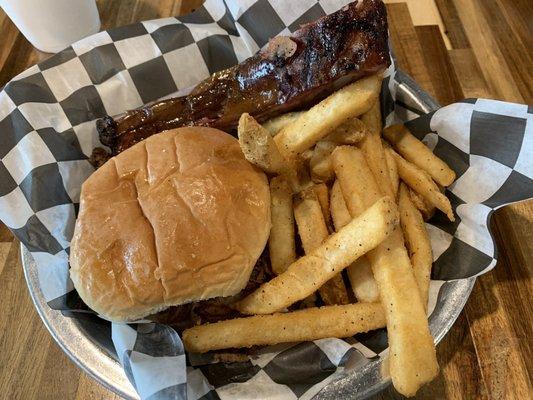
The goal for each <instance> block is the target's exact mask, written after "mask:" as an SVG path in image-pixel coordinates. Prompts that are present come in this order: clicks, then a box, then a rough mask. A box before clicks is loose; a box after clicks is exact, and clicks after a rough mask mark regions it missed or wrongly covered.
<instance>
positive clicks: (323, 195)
mask: <svg viewBox="0 0 533 400" xmlns="http://www.w3.org/2000/svg"><path fill="white" fill-rule="evenodd" d="M312 187H313V190H314V191H315V194H316V197H317V198H318V202H319V203H320V208H321V209H322V215H323V216H324V221H326V226H328V228H329V227H330V225H331V213H330V212H329V190H328V187H327V186H326V184H325V183H319V184H317V185H313V186H312Z"/></svg>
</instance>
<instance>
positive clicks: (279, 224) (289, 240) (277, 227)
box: [268, 176, 296, 275]
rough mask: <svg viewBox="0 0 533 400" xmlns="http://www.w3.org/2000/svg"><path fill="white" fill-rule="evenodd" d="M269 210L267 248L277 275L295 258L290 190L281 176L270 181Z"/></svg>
mask: <svg viewBox="0 0 533 400" xmlns="http://www.w3.org/2000/svg"><path fill="white" fill-rule="evenodd" d="M270 210H271V219H272V227H271V228H270V237H269V239H268V248H269V252H270V262H271V265H272V270H273V271H274V273H275V274H277V275H279V274H281V273H283V272H284V271H285V270H286V269H287V267H288V266H289V265H291V264H292V263H293V262H294V260H296V250H295V242H294V238H295V232H294V215H293V207H292V192H291V189H290V187H289V185H288V183H287V182H286V181H285V179H284V178H283V177H281V176H277V177H274V178H272V179H271V181H270Z"/></svg>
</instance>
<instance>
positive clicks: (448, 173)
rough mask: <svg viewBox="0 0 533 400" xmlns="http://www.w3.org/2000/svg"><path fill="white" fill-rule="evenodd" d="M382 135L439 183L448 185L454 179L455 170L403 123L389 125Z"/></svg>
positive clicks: (406, 157) (401, 153)
mask: <svg viewBox="0 0 533 400" xmlns="http://www.w3.org/2000/svg"><path fill="white" fill-rule="evenodd" d="M383 136H385V138H386V139H387V140H388V141H389V142H390V143H391V144H392V145H393V147H394V148H395V149H396V151H398V153H400V155H401V156H402V157H404V158H405V159H406V160H407V161H409V162H411V163H413V164H414V165H416V166H417V167H418V168H420V169H422V170H424V171H426V172H427V173H428V174H429V176H431V177H432V178H433V179H434V180H435V182H437V183H438V184H439V185H442V186H449V185H451V184H452V183H453V181H454V180H455V172H454V171H453V170H452V169H451V168H450V167H449V166H448V164H446V163H445V162H444V161H442V160H441V159H440V158H439V157H437V156H436V155H435V154H433V152H432V151H431V150H430V149H428V147H427V146H426V145H425V144H424V143H422V142H421V141H420V140H418V139H417V138H416V137H414V136H413V135H412V134H411V132H409V129H407V128H406V127H405V125H402V124H398V125H391V126H389V127H388V128H386V129H385V130H384V131H383Z"/></svg>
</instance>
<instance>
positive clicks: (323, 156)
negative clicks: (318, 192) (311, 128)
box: [309, 140, 337, 183]
mask: <svg viewBox="0 0 533 400" xmlns="http://www.w3.org/2000/svg"><path fill="white" fill-rule="evenodd" d="M335 147H337V145H336V144H335V143H333V142H327V141H325V140H321V141H320V142H318V143H317V144H316V146H315V149H314V151H313V156H312V157H311V159H310V160H309V168H310V169H311V179H312V180H313V182H316V183H321V182H329V181H331V180H332V179H333V177H334V175H335V174H334V172H333V167H332V166H331V158H330V155H331V152H332V151H333V150H334V149H335Z"/></svg>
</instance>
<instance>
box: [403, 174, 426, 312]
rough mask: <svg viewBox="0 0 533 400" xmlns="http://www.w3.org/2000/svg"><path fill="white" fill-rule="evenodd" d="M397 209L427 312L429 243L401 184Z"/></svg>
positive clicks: (421, 223) (405, 189) (419, 217)
mask: <svg viewBox="0 0 533 400" xmlns="http://www.w3.org/2000/svg"><path fill="white" fill-rule="evenodd" d="M398 208H399V210H400V224H401V227H402V230H403V234H404V237H405V244H406V246H407V250H408V251H409V255H410V257H411V264H412V265H413V271H414V274H415V279H416V283H417V284H418V289H419V290H420V297H421V298H422V304H423V305H424V309H425V310H427V304H428V293H429V280H430V277H431V266H432V265H433V253H432V251H431V242H430V240H429V236H428V233H427V231H426V226H425V224H424V220H423V219H422V214H420V211H418V210H417V209H416V207H415V206H414V205H413V203H412V202H411V197H410V196H409V189H408V188H407V186H405V184H403V183H402V184H401V186H400V195H399V200H398Z"/></svg>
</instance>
